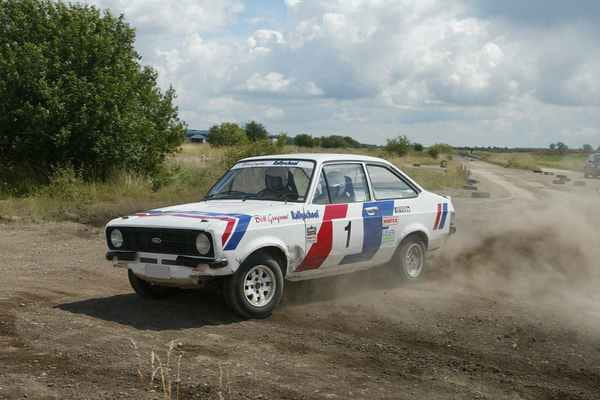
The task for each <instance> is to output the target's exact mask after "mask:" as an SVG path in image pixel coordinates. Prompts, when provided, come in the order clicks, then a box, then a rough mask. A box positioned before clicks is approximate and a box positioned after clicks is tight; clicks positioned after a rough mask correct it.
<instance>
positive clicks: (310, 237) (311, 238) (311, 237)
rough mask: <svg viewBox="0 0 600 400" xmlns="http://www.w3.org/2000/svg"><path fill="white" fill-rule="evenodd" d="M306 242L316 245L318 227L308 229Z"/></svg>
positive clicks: (308, 227) (313, 226)
mask: <svg viewBox="0 0 600 400" xmlns="http://www.w3.org/2000/svg"><path fill="white" fill-rule="evenodd" d="M306 241H307V242H308V243H314V242H316V241H317V227H316V226H315V225H311V226H307V227H306Z"/></svg>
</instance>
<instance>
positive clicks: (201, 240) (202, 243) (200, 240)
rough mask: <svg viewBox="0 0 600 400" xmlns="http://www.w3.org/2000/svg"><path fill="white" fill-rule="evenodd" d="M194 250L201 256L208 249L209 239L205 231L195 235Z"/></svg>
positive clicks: (206, 252)
mask: <svg viewBox="0 0 600 400" xmlns="http://www.w3.org/2000/svg"><path fill="white" fill-rule="evenodd" d="M196 250H198V253H200V254H201V255H203V256H204V255H206V254H208V252H209V251H210V239H209V237H208V236H207V235H206V233H199V234H198V236H197V237H196Z"/></svg>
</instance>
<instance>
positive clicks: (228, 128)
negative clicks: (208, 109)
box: [208, 122, 248, 147]
mask: <svg viewBox="0 0 600 400" xmlns="http://www.w3.org/2000/svg"><path fill="white" fill-rule="evenodd" d="M208 143H210V144H211V145H212V146H216V147H220V146H233V145H237V144H246V143H248V136H246V132H245V131H244V130H243V129H242V128H240V126H239V125H238V124H236V123H233V122H223V123H222V124H221V125H214V126H212V127H211V128H210V129H209V130H208Z"/></svg>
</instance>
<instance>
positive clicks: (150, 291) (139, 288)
mask: <svg viewBox="0 0 600 400" xmlns="http://www.w3.org/2000/svg"><path fill="white" fill-rule="evenodd" d="M127 276H128V277H129V283H130V284H131V287H132V288H133V290H134V291H135V292H136V293H137V294H138V295H139V296H141V297H143V298H146V299H164V298H166V297H169V296H172V295H174V294H175V293H176V292H177V288H172V287H166V286H159V285H153V284H151V283H150V282H146V281H145V280H143V279H141V278H138V276H137V275H136V274H134V273H133V271H131V270H129V271H128V272H127Z"/></svg>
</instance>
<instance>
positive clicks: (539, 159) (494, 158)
mask: <svg viewBox="0 0 600 400" xmlns="http://www.w3.org/2000/svg"><path fill="white" fill-rule="evenodd" d="M477 156H479V157H481V159H482V160H484V161H487V162H489V163H492V164H496V165H500V166H503V167H507V168H518V169H527V170H532V171H533V170H535V169H539V168H543V167H546V168H556V169H566V170H572V171H583V166H584V163H585V160H586V158H587V155H586V154H582V153H572V154H564V155H561V154H551V153H542V152H540V153H488V152H480V153H477Z"/></svg>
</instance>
